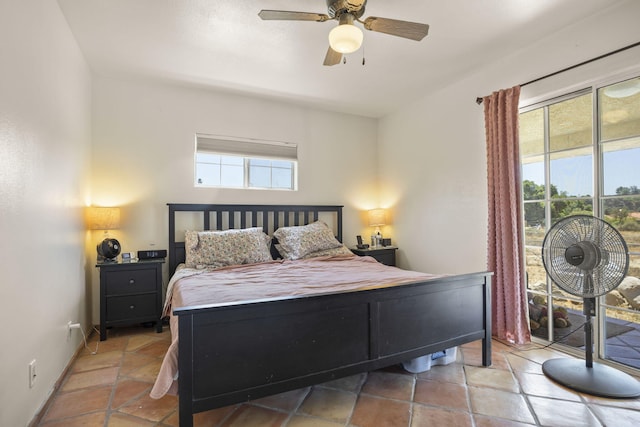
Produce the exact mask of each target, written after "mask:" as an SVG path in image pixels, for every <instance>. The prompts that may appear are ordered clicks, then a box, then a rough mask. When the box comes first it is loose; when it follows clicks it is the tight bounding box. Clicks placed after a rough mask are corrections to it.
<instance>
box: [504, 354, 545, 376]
mask: <svg viewBox="0 0 640 427" xmlns="http://www.w3.org/2000/svg"><path fill="white" fill-rule="evenodd" d="M506 358H507V361H508V362H509V365H510V366H511V369H512V370H513V371H515V372H528V373H530V374H541V373H542V365H541V364H540V363H537V362H534V361H533V360H529V359H528V358H527V352H521V353H513V354H507V355H506Z"/></svg>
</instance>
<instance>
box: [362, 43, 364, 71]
mask: <svg viewBox="0 0 640 427" xmlns="http://www.w3.org/2000/svg"><path fill="white" fill-rule="evenodd" d="M362 66H364V43H363V44H362Z"/></svg>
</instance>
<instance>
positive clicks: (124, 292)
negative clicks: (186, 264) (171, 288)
mask: <svg viewBox="0 0 640 427" xmlns="http://www.w3.org/2000/svg"><path fill="white" fill-rule="evenodd" d="M163 263H164V259H153V260H141V261H138V262H108V263H107V262H105V263H99V264H96V267H98V268H99V269H100V341H104V340H106V339H107V327H109V326H118V325H125V324H131V323H142V322H155V324H156V331H157V332H158V333H160V332H162V321H161V320H160V317H161V315H162V264H163Z"/></svg>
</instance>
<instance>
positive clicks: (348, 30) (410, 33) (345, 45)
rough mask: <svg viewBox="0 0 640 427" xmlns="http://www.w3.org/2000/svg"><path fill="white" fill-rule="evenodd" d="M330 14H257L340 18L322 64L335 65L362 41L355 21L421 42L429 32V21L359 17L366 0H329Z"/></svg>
mask: <svg viewBox="0 0 640 427" xmlns="http://www.w3.org/2000/svg"><path fill="white" fill-rule="evenodd" d="M326 2H327V9H328V15H327V14H324V13H311V12H292V11H287V10H264V9H263V10H261V11H260V13H258V16H260V18H262V19H263V20H284V21H316V22H325V21H328V20H332V19H333V20H337V21H338V22H339V24H338V26H337V27H334V28H333V29H332V30H331V32H330V33H329V49H328V50H327V55H326V56H325V58H324V63H323V65H336V64H338V63H339V62H340V60H341V59H342V55H343V54H345V53H352V52H355V51H356V50H358V49H359V48H360V45H361V44H362V39H363V34H362V30H360V28H358V27H356V26H355V25H354V24H353V23H354V21H357V22H359V23H361V24H362V25H363V26H364V28H365V29H367V30H370V31H376V32H379V33H385V34H390V35H392V36H398V37H403V38H406V39H411V40H416V41H420V40H422V39H423V38H424V37H425V36H426V35H427V33H428V32H429V26H428V25H427V24H420V23H417V22H409V21H399V20H397V19H388V18H378V17H376V16H370V17H368V18H367V19H365V20H364V21H361V20H360V18H361V17H362V15H363V14H364V9H365V6H366V4H367V0H326Z"/></svg>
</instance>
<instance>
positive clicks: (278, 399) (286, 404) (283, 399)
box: [251, 387, 311, 412]
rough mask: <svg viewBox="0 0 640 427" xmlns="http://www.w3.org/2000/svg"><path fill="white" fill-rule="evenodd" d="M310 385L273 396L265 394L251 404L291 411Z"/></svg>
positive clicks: (299, 402) (309, 388) (307, 391)
mask: <svg viewBox="0 0 640 427" xmlns="http://www.w3.org/2000/svg"><path fill="white" fill-rule="evenodd" d="M310 390H311V387H306V388H301V389H298V390H293V391H289V392H286V393H280V394H276V395H275V396H267V397H263V398H262V399H257V400H254V401H252V402H251V403H252V404H255V405H258V406H266V407H267V408H273V409H279V410H281V411H285V412H291V411H295V410H296V409H298V407H299V406H300V404H301V403H302V401H303V400H304V398H305V397H306V396H307V394H309V391H310Z"/></svg>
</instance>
